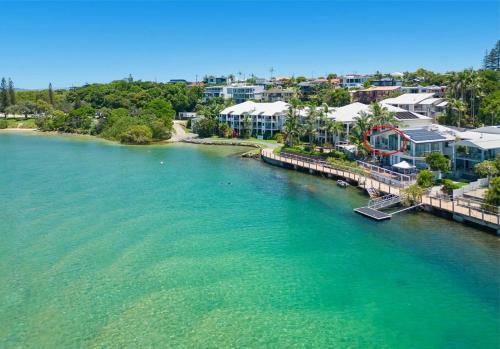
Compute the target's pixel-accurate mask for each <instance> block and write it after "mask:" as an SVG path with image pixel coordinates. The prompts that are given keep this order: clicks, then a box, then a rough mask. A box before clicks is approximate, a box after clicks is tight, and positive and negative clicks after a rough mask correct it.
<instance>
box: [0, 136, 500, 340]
mask: <svg viewBox="0 0 500 349" xmlns="http://www.w3.org/2000/svg"><path fill="white" fill-rule="evenodd" d="M242 151H244V149H243V148H234V147H224V146H195V145H170V146H159V147H133V146H130V147H126V146H119V145H114V144H107V143H104V142H95V141H88V140H78V139H73V138H64V137H46V136H33V135H18V134H0V208H1V215H2V216H1V218H0V241H1V244H0V347H2V348H18V347H23V348H76V347H91V348H92V347H96V348H97V347H99V348H101V347H105V348H125V347H163V348H166V347H171V348H174V347H191V348H216V347H217V348H224V347H247V348H249V347H253V348H266V347H267V348H284V347H310V348H498V346H499V325H500V324H499V287H500V286H499V285H500V281H499V279H500V276H499V271H500V267H499V259H498V258H499V250H500V248H499V242H498V239H497V238H496V237H494V236H492V235H488V234H486V233H484V232H481V231H479V230H475V229H472V228H469V227H466V226H464V225H460V224H458V223H455V222H452V221H448V220H445V219H442V218H438V217H435V216H432V215H428V214H425V213H419V214H414V213H408V214H400V215H397V216H396V217H395V218H393V219H392V220H390V221H387V222H381V223H375V222H373V221H370V220H368V219H366V218H364V217H361V216H359V215H356V214H354V213H353V211H352V209H353V208H354V207H358V206H361V205H363V204H364V203H366V200H367V197H366V196H364V195H363V194H362V193H361V191H358V190H357V189H355V188H348V189H342V188H338V187H337V186H335V182H334V181H331V180H327V179H322V178H319V177H313V176H308V175H305V174H300V173H296V172H293V171H287V170H283V169H279V168H276V167H271V166H269V165H266V164H263V163H261V162H259V161H255V160H247V159H241V158H239V157H238V156H237V154H238V153H240V152H242ZM162 162H163V164H162Z"/></svg>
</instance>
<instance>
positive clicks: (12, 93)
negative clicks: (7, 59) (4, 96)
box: [8, 78, 16, 105]
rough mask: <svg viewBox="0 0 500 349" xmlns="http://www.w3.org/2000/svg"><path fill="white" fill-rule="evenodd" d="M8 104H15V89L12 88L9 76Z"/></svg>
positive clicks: (12, 84)
mask: <svg viewBox="0 0 500 349" xmlns="http://www.w3.org/2000/svg"><path fill="white" fill-rule="evenodd" d="M8 90H9V104H10V105H15V104H16V90H15V88H14V82H13V81H12V79H11V78H9V87H8Z"/></svg>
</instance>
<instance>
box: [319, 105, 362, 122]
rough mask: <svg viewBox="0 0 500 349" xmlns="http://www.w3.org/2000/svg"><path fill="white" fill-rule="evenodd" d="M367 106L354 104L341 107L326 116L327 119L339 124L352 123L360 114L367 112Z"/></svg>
mask: <svg viewBox="0 0 500 349" xmlns="http://www.w3.org/2000/svg"><path fill="white" fill-rule="evenodd" d="M368 111H369V106H368V105H366V104H363V103H359V102H355V103H351V104H348V105H345V106H343V107H339V108H336V109H335V110H334V111H333V112H331V113H329V114H328V117H329V118H333V119H335V120H336V121H340V122H352V121H353V120H354V119H355V118H356V117H357V116H359V115H360V114H361V112H368Z"/></svg>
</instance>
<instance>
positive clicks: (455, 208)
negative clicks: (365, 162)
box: [261, 149, 500, 234]
mask: <svg viewBox="0 0 500 349" xmlns="http://www.w3.org/2000/svg"><path fill="white" fill-rule="evenodd" d="M261 155H262V158H263V160H264V161H266V162H270V163H273V161H274V164H288V165H291V166H293V167H294V168H303V169H308V170H309V171H316V172H320V173H324V174H326V175H333V176H336V177H341V178H344V179H348V180H353V181H356V182H358V184H359V185H360V186H363V187H364V188H365V189H366V188H375V189H377V190H378V191H379V192H382V193H387V194H396V195H399V193H400V188H398V187H394V186H392V185H389V184H387V183H383V182H380V181H378V180H376V179H374V178H371V177H370V173H367V175H365V176H364V175H360V174H357V173H353V172H351V171H348V170H343V169H336V168H333V167H331V166H329V165H328V166H323V165H321V164H318V163H314V162H309V161H303V160H298V159H293V158H288V157H284V156H280V155H278V154H274V153H273V151H272V150H271V149H263V150H262V153H261ZM421 203H422V204H423V205H425V206H427V207H429V208H433V209H435V210H439V211H448V212H450V213H451V214H453V217H454V219H456V218H460V219H462V220H468V221H472V222H475V223H477V224H480V225H483V226H487V227H490V228H492V229H496V230H497V234H500V215H498V214H495V213H491V212H488V211H485V210H482V209H481V208H478V207H472V206H470V205H465V204H464V203H463V202H462V201H461V200H455V201H453V200H444V199H440V198H434V197H432V196H429V195H424V196H423V197H422V200H421ZM460 219H457V220H460Z"/></svg>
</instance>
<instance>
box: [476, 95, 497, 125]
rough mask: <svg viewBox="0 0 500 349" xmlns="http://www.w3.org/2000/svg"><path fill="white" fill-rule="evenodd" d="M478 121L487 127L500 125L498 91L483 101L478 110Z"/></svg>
mask: <svg viewBox="0 0 500 349" xmlns="http://www.w3.org/2000/svg"><path fill="white" fill-rule="evenodd" d="M479 119H480V120H481V122H483V123H485V124H487V125H498V124H500V90H498V91H495V92H493V93H491V94H489V95H488V96H486V97H485V98H484V99H483V101H482V102H481V107H480V109H479Z"/></svg>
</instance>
